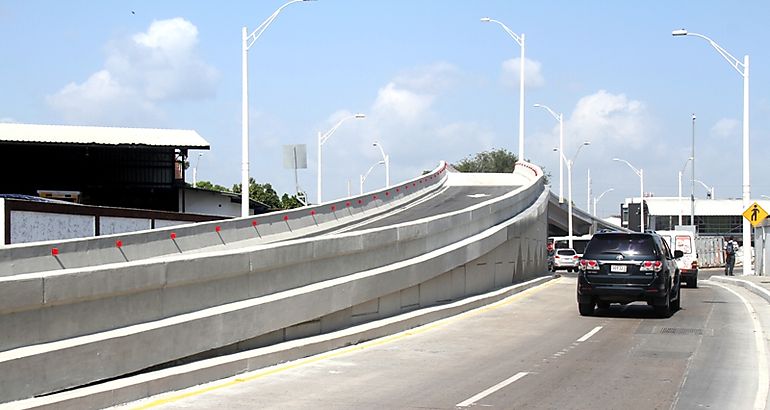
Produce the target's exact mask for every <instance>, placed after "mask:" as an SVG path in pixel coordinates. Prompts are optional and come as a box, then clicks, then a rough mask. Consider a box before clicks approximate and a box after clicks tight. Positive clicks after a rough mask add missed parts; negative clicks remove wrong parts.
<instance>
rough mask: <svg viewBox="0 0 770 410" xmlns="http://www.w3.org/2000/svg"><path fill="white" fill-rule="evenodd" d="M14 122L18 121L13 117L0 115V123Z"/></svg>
mask: <svg viewBox="0 0 770 410" xmlns="http://www.w3.org/2000/svg"><path fill="white" fill-rule="evenodd" d="M16 122H18V121H16V120H15V119H13V118H11V117H2V118H0V123H3V124H15V123H16Z"/></svg>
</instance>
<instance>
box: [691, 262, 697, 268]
mask: <svg viewBox="0 0 770 410" xmlns="http://www.w3.org/2000/svg"><path fill="white" fill-rule="evenodd" d="M692 268H693V269H698V261H692Z"/></svg>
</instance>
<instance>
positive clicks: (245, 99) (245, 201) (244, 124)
mask: <svg viewBox="0 0 770 410" xmlns="http://www.w3.org/2000/svg"><path fill="white" fill-rule="evenodd" d="M301 1H308V0H291V1H289V2H287V3H285V4H284V5H283V6H281V7H278V9H277V10H276V11H275V12H274V13H273V14H271V15H270V17H268V18H267V20H265V21H263V22H262V24H260V25H259V26H258V27H257V28H256V29H255V30H254V31H252V32H251V34H248V30H247V28H246V26H244V27H243V30H241V46H242V47H241V57H242V60H243V61H242V65H241V70H242V73H241V74H242V82H243V89H242V93H243V95H242V99H241V216H242V217H246V216H249V49H250V48H251V46H253V45H254V43H255V42H256V41H257V39H258V38H259V37H260V36H261V35H262V33H264V32H265V30H267V27H268V26H270V23H272V22H273V20H275V18H276V17H278V14H280V13H281V11H283V9H284V8H286V7H287V6H288V5H290V4H292V3H299V2H301Z"/></svg>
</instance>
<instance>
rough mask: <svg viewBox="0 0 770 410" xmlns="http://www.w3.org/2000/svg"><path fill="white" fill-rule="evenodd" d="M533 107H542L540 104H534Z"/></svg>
mask: <svg viewBox="0 0 770 410" xmlns="http://www.w3.org/2000/svg"><path fill="white" fill-rule="evenodd" d="M532 106H533V107H542V105H540V104H532Z"/></svg>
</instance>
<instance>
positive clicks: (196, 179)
mask: <svg viewBox="0 0 770 410" xmlns="http://www.w3.org/2000/svg"><path fill="white" fill-rule="evenodd" d="M202 156H203V153H198V158H197V159H196V160H195V168H193V184H192V186H193V188H195V186H196V185H198V165H199V164H200V163H201V157H202Z"/></svg>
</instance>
